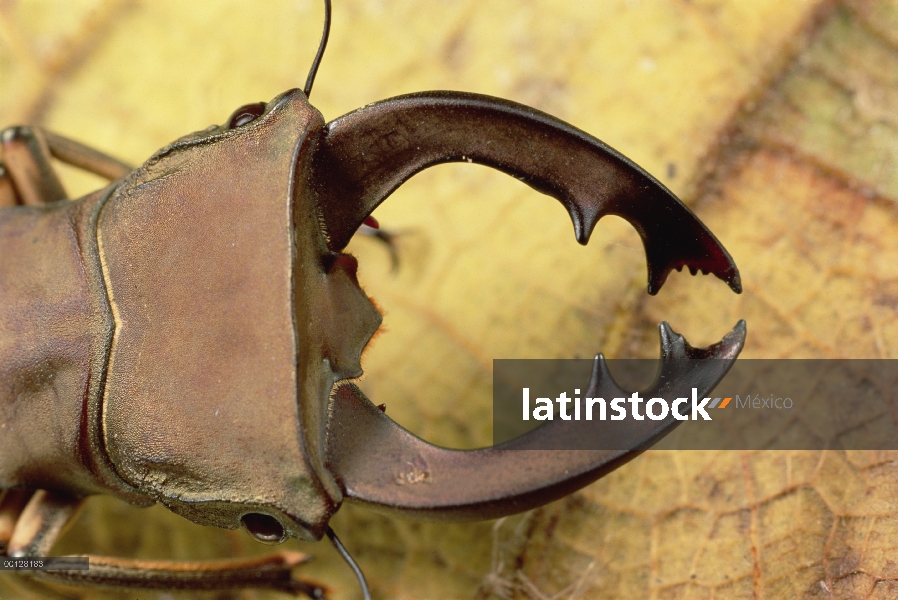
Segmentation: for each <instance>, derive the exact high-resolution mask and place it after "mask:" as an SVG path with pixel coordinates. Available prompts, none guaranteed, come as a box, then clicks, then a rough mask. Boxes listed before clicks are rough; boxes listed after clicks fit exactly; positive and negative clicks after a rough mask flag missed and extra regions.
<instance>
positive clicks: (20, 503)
mask: <svg viewBox="0 0 898 600" xmlns="http://www.w3.org/2000/svg"><path fill="white" fill-rule="evenodd" d="M32 494H33V492H32V491H31V490H6V491H4V492H0V555H3V554H5V553H6V549H7V547H8V546H9V540H10V539H12V532H13V530H14V529H15V526H16V522H17V521H18V520H19V516H21V514H22V511H23V510H25V505H26V504H28V500H29V499H30V498H31V495H32Z"/></svg>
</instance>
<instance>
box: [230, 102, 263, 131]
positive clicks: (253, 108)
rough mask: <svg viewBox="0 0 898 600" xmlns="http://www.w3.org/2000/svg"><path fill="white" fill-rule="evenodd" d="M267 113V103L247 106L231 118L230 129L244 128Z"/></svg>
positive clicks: (235, 112) (238, 110) (242, 107)
mask: <svg viewBox="0 0 898 600" xmlns="http://www.w3.org/2000/svg"><path fill="white" fill-rule="evenodd" d="M263 112H265V103H264V102H256V103H255V104H246V105H244V106H241V107H240V108H238V109H237V110H235V111H234V113H233V114H232V115H231V118H230V119H228V129H234V128H235V127H242V126H243V125H246V124H247V123H250V122H252V121H255V120H256V119H258V118H259V117H260V116H262V113H263Z"/></svg>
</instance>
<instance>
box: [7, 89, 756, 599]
mask: <svg viewBox="0 0 898 600" xmlns="http://www.w3.org/2000/svg"><path fill="white" fill-rule="evenodd" d="M0 142H2V150H3V155H2V156H3V162H4V164H5V166H4V167H3V170H2V171H0V206H2V207H3V208H0V289H2V308H0V383H2V385H0V489H3V490H8V491H7V492H6V493H5V496H3V499H2V501H0V551H3V552H4V553H6V554H8V555H10V556H43V555H47V554H49V552H50V549H51V547H52V545H53V543H54V541H55V540H56V539H57V537H58V535H59V533H60V532H61V530H62V529H63V527H64V526H65V524H66V523H67V522H68V520H69V519H70V518H71V517H72V515H73V514H74V512H75V510H76V509H77V507H78V505H79V503H80V502H81V501H82V499H83V498H84V497H86V496H88V495H91V494H100V493H105V494H112V495H114V496H116V497H118V498H121V499H123V500H125V501H127V502H130V503H132V504H136V505H142V506H147V505H151V504H153V503H155V502H160V503H162V504H164V505H165V506H167V507H168V508H170V509H171V510H173V511H174V512H176V513H178V514H180V515H182V516H184V517H186V518H188V519H190V520H191V521H194V522H196V523H200V524H203V525H214V526H217V527H224V528H230V529H233V528H236V527H240V526H243V527H244V528H245V529H247V530H248V531H249V532H250V533H251V534H252V535H254V536H255V537H256V538H257V539H259V540H260V541H263V542H273V543H276V542H280V541H283V540H284V539H286V538H288V537H293V538H298V539H303V540H317V539H321V537H322V536H324V535H325V533H328V534H329V529H328V521H329V519H330V517H331V516H332V515H333V514H334V512H335V511H336V510H337V509H338V508H339V507H340V505H341V503H342V502H343V501H344V500H345V499H351V500H356V501H359V502H362V503H365V504H368V505H370V506H372V507H375V508H378V509H381V510H385V511H398V512H402V513H406V514H412V515H419V516H423V517H426V518H437V519H483V518H492V517H497V516H501V515H506V514H512V513H516V512H520V511H522V510H526V509H528V508H532V507H534V506H538V505H541V504H544V503H546V502H548V501H551V500H554V499H556V498H559V497H561V496H563V495H565V494H568V493H570V492H572V491H574V490H576V489H578V488H580V487H582V486H584V485H586V484H587V483H589V482H591V481H593V480H595V479H597V478H599V477H601V476H602V475H604V474H605V473H607V472H609V471H611V470H612V469H614V468H616V467H617V466H619V465H621V464H622V463H624V462H626V461H627V460H630V459H631V458H633V457H634V456H636V455H637V454H638V453H640V452H641V451H643V450H644V449H645V448H647V447H648V446H650V445H651V444H652V443H654V442H655V441H656V440H657V439H659V438H660V437H662V436H663V435H665V434H666V433H668V432H669V431H670V430H671V429H673V427H675V426H676V424H677V423H678V421H676V420H674V419H673V418H670V419H667V420H664V421H643V422H641V423H639V424H635V422H627V423H626V424H624V423H609V422H599V421H596V422H588V423H587V422H584V423H583V424H582V425H581V426H580V428H579V429H577V430H576V431H575V433H574V435H577V436H584V438H583V439H587V437H588V436H597V435H600V436H610V437H612V438H614V439H619V440H622V444H621V447H625V448H626V449H625V450H616V451H577V452H564V451H529V452H528V454H527V460H526V461H521V460H520V454H518V453H517V452H516V450H515V449H516V448H520V447H527V444H529V443H532V442H533V440H535V439H541V440H547V439H551V438H552V437H553V436H558V435H562V434H561V433H560V430H558V429H553V425H552V424H549V425H548V426H543V427H541V428H539V429H537V430H534V431H533V432H531V433H530V434H527V436H524V438H522V439H519V440H515V441H512V442H510V443H508V444H506V445H504V446H499V447H494V448H488V449H482V450H476V451H456V450H447V449H443V448H438V447H436V446H433V445H430V444H428V443H427V442H424V441H423V440H420V439H418V438H416V437H414V436H412V435H411V434H410V433H408V432H407V431H405V430H404V429H402V428H401V427H400V426H398V425H397V424H396V423H394V422H393V421H392V420H391V419H390V418H389V417H387V416H386V415H385V414H384V413H383V411H381V410H378V408H377V407H375V406H373V405H372V404H371V403H370V402H369V401H368V400H367V399H366V398H365V397H364V396H363V395H362V393H361V392H360V391H359V390H358V388H356V387H355V386H353V385H352V384H350V383H347V382H346V381H345V380H348V379H352V378H356V377H358V376H360V375H361V373H362V369H361V365H360V354H361V352H362V349H363V348H364V347H365V345H366V344H367V342H368V341H369V339H370V338H371V336H372V335H373V334H374V332H375V331H376V330H377V328H378V326H379V325H380V321H381V318H380V315H379V313H378V312H377V310H376V309H375V308H374V306H373V305H372V303H371V302H370V301H369V299H368V298H367V296H366V295H365V293H364V292H363V291H362V290H361V289H360V288H359V285H358V282H357V280H356V261H355V259H354V258H353V257H351V256H349V255H347V254H343V253H342V250H343V249H344V248H345V246H346V244H347V243H348V242H349V240H350V238H351V237H352V235H353V234H354V233H355V232H356V231H357V230H358V228H359V226H360V225H361V224H362V223H363V221H364V220H365V219H366V218H367V217H368V216H369V215H370V214H371V212H372V211H373V210H374V208H375V207H376V206H378V204H380V202H382V201H383V200H384V199H385V198H386V197H387V196H388V195H389V194H390V193H391V192H392V191H393V190H395V189H396V188H397V187H398V186H399V185H400V184H402V183H403V182H404V181H405V180H407V179H408V178H409V177H411V176H412V175H414V174H415V173H417V172H418V171H420V170H422V169H424V168H427V167H429V166H432V165H435V164H439V163H444V162H453V161H455V162H458V161H462V160H464V161H466V162H474V163H478V164H483V165H487V166H490V167H493V168H496V169H499V170H501V171H503V172H505V173H508V174H510V175H512V176H514V177H517V178H518V179H520V180H522V181H524V182H525V183H527V184H528V185H530V186H531V187H533V188H534V189H536V190H538V191H540V192H543V193H545V194H548V195H550V196H553V197H555V198H557V199H558V200H560V201H561V203H562V204H563V205H564V207H565V208H566V209H567V210H568V212H569V213H570V215H571V218H572V220H573V223H574V229H575V234H576V237H577V239H578V241H580V242H581V243H583V244H585V243H586V242H587V241H588V239H589V237H590V234H591V232H592V230H593V228H594V226H595V224H596V222H597V221H598V220H599V219H600V218H601V217H602V216H604V215H608V214H614V215H619V216H621V217H623V218H624V219H626V220H627V221H629V222H630V223H631V224H632V225H633V226H634V227H635V228H636V230H637V231H638V232H639V234H640V236H641V238H642V241H643V244H644V247H645V250H646V254H647V259H648V265H649V282H648V284H649V293H656V292H657V291H658V289H659V288H660V287H661V285H662V284H663V283H664V281H665V279H666V277H667V275H668V274H669V273H670V271H671V270H672V269H679V268H682V267H683V266H687V267H689V268H690V269H691V270H693V272H695V271H697V270H702V271H703V272H710V273H713V274H715V275H716V276H718V277H719V278H721V279H723V280H724V281H725V282H727V283H728V284H729V286H730V287H731V288H732V289H733V290H734V291H737V292H738V291H740V281H739V275H738V272H737V270H736V267H735V265H734V264H733V262H732V260H731V258H730V256H729V255H728V254H727V252H726V250H724V248H723V247H722V246H721V245H720V243H719V242H718V241H717V240H716V239H715V238H714V236H713V235H712V234H711V233H710V232H709V231H708V229H707V228H706V227H705V226H704V225H703V224H702V223H701V222H700V221H699V220H698V219H697V218H696V217H695V216H694V215H693V214H692V213H691V212H690V211H689V209H688V208H686V207H685V205H683V204H682V203H681V202H680V201H679V200H678V199H677V198H676V197H675V196H674V195H673V194H671V193H670V192H669V191H668V190H667V189H666V188H664V187H663V186H662V185H661V184H660V183H659V182H657V181H656V180H655V179H653V178H652V177H651V176H650V175H648V174H647V173H646V172H645V171H643V170H642V169H641V168H639V167H638V166H636V165H635V164H633V163H632V162H630V161H629V160H628V159H626V158H625V157H623V156H621V155H620V154H618V153H617V152H615V151H614V150H612V149H611V148H609V147H608V146H606V145H604V144H603V143H602V142H600V141H599V140H597V139H595V138H593V137H591V136H590V135H588V134H586V133H584V132H582V131H580V130H578V129H576V128H574V127H572V126H570V125H568V124H566V123H564V122H562V121H560V120H558V119H555V118H553V117H551V116H549V115H546V114H544V113H541V112H539V111H537V110H534V109H531V108H529V107H526V106H522V105H520V104H516V103H513V102H509V101H507V100H502V99H498V98H492V97H488V96H480V95H474V94H464V93H456V92H427V93H421V94H413V95H408V96H401V97H397V98H392V99H389V100H384V101H381V102H377V103H374V104H371V105H369V106H366V107H365V108H362V109H360V110H358V111H355V112H353V113H350V114H348V115H345V116H343V117H341V118H339V119H336V120H335V121H332V122H330V123H327V124H326V123H325V121H324V119H323V118H322V116H321V114H320V113H319V112H318V111H317V110H316V109H315V108H314V107H313V106H311V105H310V104H309V102H308V99H307V95H306V94H305V93H303V92H302V91H300V90H291V91H288V92H285V93H284V94H281V95H280V96H278V97H277V98H275V99H274V100H272V101H271V102H269V103H267V104H261V103H260V104H256V105H248V106H247V107H243V108H242V109H240V110H238V111H237V112H236V113H235V114H234V115H232V117H231V118H230V119H229V120H228V122H227V124H226V125H223V126H221V127H213V128H209V129H207V130H204V131H201V132H198V133H195V134H192V135H189V136H186V137H184V138H181V139H180V140H178V141H176V142H174V143H173V144H171V145H170V146H168V147H166V148H164V149H162V150H160V151H159V152H157V153H156V154H155V155H154V156H153V157H151V158H150V159H149V160H148V161H147V162H146V163H145V164H144V165H143V166H141V167H139V168H137V169H134V170H131V168H130V167H128V166H127V165H124V164H122V163H120V162H119V161H116V160H114V159H112V158H109V157H107V156H105V155H102V154H100V153H98V152H96V151H93V150H91V149H89V148H87V147H85V146H83V145H81V144H78V143H76V142H72V141H71V140H67V139H65V138H62V137H60V136H58V135H54V134H52V133H50V132H46V131H42V130H38V129H31V128H26V127H17V128H10V129H7V130H5V131H4V132H3V133H2V139H0ZM51 156H52V157H55V158H57V159H60V160H62V161H65V162H68V163H70V164H73V165H75V166H78V167H81V168H83V169H86V170H88V171H91V172H94V173H97V174H100V175H104V176H106V177H108V178H109V179H110V180H112V183H111V184H110V185H109V186H108V187H106V188H104V189H101V190H99V191H97V192H94V193H92V194H89V195H88V196H85V197H84V198H80V199H78V200H74V201H67V200H66V195H65V192H64V191H63V188H62V186H61V184H60V183H59V180H58V178H57V177H56V175H55V174H54V172H53V169H52V167H51V165H50V159H51ZM661 339H662V367H661V371H660V374H659V376H658V378H657V380H656V382H655V384H653V387H652V388H651V389H649V390H646V391H645V392H644V395H647V396H651V395H665V396H667V395H669V396H674V395H683V396H685V395H688V393H689V391H690V390H691V389H692V388H697V389H698V393H699V394H706V393H707V392H708V391H709V390H710V389H711V388H713V387H714V385H716V383H717V382H718V381H719V380H720V379H721V378H722V377H723V375H724V374H725V372H726V370H727V369H728V367H729V365H730V364H731V362H732V360H735V357H736V355H737V354H738V353H739V351H740V350H741V347H742V343H743V340H744V325H743V324H741V323H740V324H739V325H737V327H736V328H735V329H734V330H733V331H732V332H731V333H730V334H728V335H727V336H726V337H725V338H724V339H723V340H722V341H721V342H720V343H718V344H716V345H713V346H711V347H709V348H706V349H694V348H692V347H690V346H689V345H688V344H687V343H686V342H685V340H684V339H683V338H682V336H678V335H676V334H674V333H673V332H672V331H671V330H670V329H669V328H668V327H667V326H666V324H662V327H661ZM678 358H719V359H728V360H719V361H707V362H706V364H704V366H702V367H700V368H691V367H690V368H685V367H684V366H683V365H684V362H683V361H678V360H674V359H678ZM586 393H594V394H595V395H609V396H614V395H621V394H623V392H622V391H620V390H619V388H617V387H616V385H615V384H614V382H613V381H612V380H611V378H610V377H609V376H608V375H607V372H606V371H604V370H603V366H602V363H601V361H598V362H597V368H596V371H595V372H594V375H593V379H592V381H591V382H590V384H589V386H588V391H587V392H586ZM555 423H556V424H557V423H558V422H555ZM564 435H565V436H568V437H570V435H572V434H571V430H570V429H568V430H566V431H565V432H564ZM409 465H412V467H409ZM409 468H414V469H415V471H416V473H417V474H419V475H420V477H419V478H417V480H416V479H415V478H409V477H405V475H407V473H406V471H407V470H408V469H409ZM415 481H426V485H415ZM300 561H301V557H298V556H296V555H293V554H290V553H279V554H275V555H272V556H271V557H269V558H266V559H263V560H253V561H227V562H223V563H216V565H215V566H214V567H213V568H210V567H209V566H208V565H198V564H194V565H190V564H184V563H174V562H173V563H159V562H155V563H153V564H148V563H143V562H141V561H134V560H128V559H118V558H101V557H92V562H91V569H90V570H89V571H55V572H38V574H39V575H40V576H42V577H45V578H47V579H50V580H53V581H60V582H68V583H73V584H87V585H101V586H118V587H122V586H125V587H142V588H156V589H215V588H233V587H263V588H272V589H280V590H285V591H293V592H304V593H307V594H309V595H311V596H316V595H320V594H321V590H320V589H319V588H318V587H316V586H315V585H314V584H310V583H306V582H303V581H300V580H297V579H294V578H292V576H291V570H292V569H293V568H294V567H295V566H296V565H297V564H298V563H299V562H300Z"/></svg>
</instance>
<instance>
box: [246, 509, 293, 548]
mask: <svg viewBox="0 0 898 600" xmlns="http://www.w3.org/2000/svg"><path fill="white" fill-rule="evenodd" d="M240 522H241V523H242V524H243V527H244V528H245V529H246V530H247V531H248V532H249V534H250V535H251V536H253V537H254V538H256V540H258V541H260V542H262V543H263V544H280V543H281V542H283V541H284V537H285V532H284V527H283V525H281V524H280V522H278V520H277V519H275V518H274V517H271V516H269V515H263V514H259V513H249V514H248V515H243V518H242V519H240Z"/></svg>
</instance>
